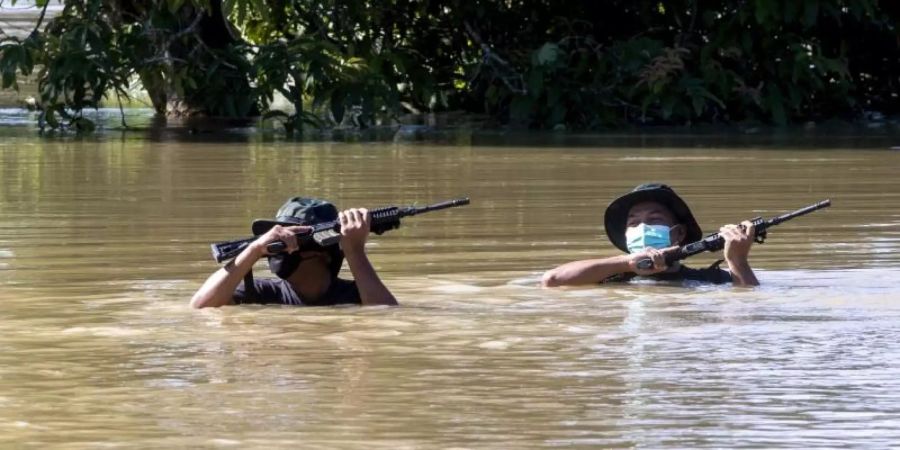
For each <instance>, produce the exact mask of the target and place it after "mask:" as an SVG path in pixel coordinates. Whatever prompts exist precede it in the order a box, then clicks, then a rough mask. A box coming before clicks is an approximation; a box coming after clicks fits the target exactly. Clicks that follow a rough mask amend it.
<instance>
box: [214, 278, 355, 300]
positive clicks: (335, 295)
mask: <svg viewBox="0 0 900 450" xmlns="http://www.w3.org/2000/svg"><path fill="white" fill-rule="evenodd" d="M253 285H254V286H255V287H256V295H255V296H252V298H250V297H251V296H249V295H247V290H246V287H245V286H244V282H243V281H242V282H241V284H240V285H238V287H237V289H235V290H234V295H233V296H232V299H233V300H234V303H236V304H238V305H240V304H250V303H256V304H263V305H268V304H280V305H293V306H334V305H347V304H356V305H358V304H360V303H361V302H362V301H361V300H360V297H359V290H358V289H357V288H356V282H355V281H350V280H342V279H340V278H336V279H335V280H334V281H332V282H331V286H329V287H328V290H327V291H325V293H324V294H323V295H322V296H321V297H320V298H318V299H316V300H315V301H310V300H304V299H303V298H302V297H300V293H298V292H296V291H294V288H292V287H291V284H290V283H288V282H287V281H285V280H282V279H280V278H263V279H261V280H253Z"/></svg>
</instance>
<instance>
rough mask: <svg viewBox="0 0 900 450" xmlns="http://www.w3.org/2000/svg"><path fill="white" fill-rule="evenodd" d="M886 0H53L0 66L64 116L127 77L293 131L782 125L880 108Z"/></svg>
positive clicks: (885, 73) (890, 103) (176, 100)
mask: <svg viewBox="0 0 900 450" xmlns="http://www.w3.org/2000/svg"><path fill="white" fill-rule="evenodd" d="M898 18H900V11H898V10H897V8H896V7H893V6H892V5H891V4H889V3H886V2H884V1H882V2H879V1H877V0H798V1H793V2H781V1H776V0H748V1H742V2H734V1H726V0H665V1H659V0H652V1H651V0H609V1H607V2H602V3H599V2H588V1H585V0H559V1H554V2H547V1H545V0H510V1H504V2H497V1H494V0H467V1H464V0H442V1H439V2H422V1H418V0H383V1H378V2H375V1H372V0H341V1H339V0H317V1H314V0H152V1H148V2H140V3H135V2H123V1H116V0H71V1H67V2H66V3H65V8H64V10H63V12H62V14H60V15H59V16H57V17H55V18H53V19H52V20H49V21H47V22H46V26H45V27H44V28H40V27H38V28H37V29H36V30H35V32H34V33H32V34H31V35H30V36H29V37H28V38H26V39H21V40H19V39H15V38H11V37H4V38H3V39H0V75H2V83H3V87H4V88H15V87H16V79H17V77H18V76H21V75H29V74H31V73H32V72H33V71H35V70H38V73H37V76H38V79H39V84H40V99H39V103H40V106H41V107H42V110H43V111H44V119H45V121H46V123H47V124H48V125H49V126H51V127H57V126H71V127H76V128H77V127H79V125H77V124H78V123H81V124H82V125H80V127H81V129H87V128H89V127H86V126H85V125H84V121H83V120H84V119H83V117H82V116H81V111H82V110H83V109H85V108H94V107H97V105H98V104H99V102H100V100H101V99H102V98H103V97H104V96H105V95H118V96H124V95H125V92H126V88H127V87H128V86H130V84H133V83H134V82H135V80H138V79H139V80H140V82H141V83H142V84H143V86H144V87H145V88H146V89H147V90H148V92H149V93H150V97H151V99H153V102H154V106H155V107H156V109H157V111H158V112H159V113H160V114H165V113H172V112H173V111H175V112H181V113H186V114H194V113H201V114H207V115H214V116H228V117H248V116H257V115H259V116H261V117H263V118H264V119H266V120H272V121H277V122H278V123H280V124H283V125H284V127H285V128H286V129H287V130H288V131H289V132H291V133H295V134H299V133H301V132H302V130H303V128H304V127H331V126H338V125H339V124H342V123H343V124H345V125H346V124H347V123H348V118H352V121H350V122H352V125H353V126H367V125H371V124H378V123H380V122H384V121H387V120H390V119H391V118H394V117H396V116H398V115H399V114H401V113H403V112H406V111H412V112H423V111H437V110H446V109H454V110H464V111H468V112H472V113H487V114H489V115H490V116H492V117H494V118H495V119H497V120H498V121H500V122H503V123H509V124H511V125H513V126H527V127H535V128H545V129H573V128H576V129H577V128H600V127H608V126H618V125H622V124H626V123H637V124H688V123H696V122H737V121H759V122H769V123H774V124H786V123H791V122H796V121H807V120H820V119H825V118H830V117H835V116H845V117H852V116H854V115H859V114H860V113H861V112H862V111H863V110H867V109H875V110H879V111H881V112H883V113H888V114H890V113H898V112H900V111H898V108H900V107H898V103H897V102H896V98H897V96H898V90H900V86H898V85H900V79H898V76H897V74H898V73H900V58H898V55H900V51H898V50H900V48H898V47H900V45H898V42H900V39H898V29H897V27H896V23H897V19H898ZM226 19H227V20H226ZM276 95H281V96H283V97H284V98H286V99H287V100H288V101H289V102H290V103H291V104H292V105H293V111H276V110H271V108H272V105H273V104H275V103H274V102H275V98H276ZM351 116H352V117H351Z"/></svg>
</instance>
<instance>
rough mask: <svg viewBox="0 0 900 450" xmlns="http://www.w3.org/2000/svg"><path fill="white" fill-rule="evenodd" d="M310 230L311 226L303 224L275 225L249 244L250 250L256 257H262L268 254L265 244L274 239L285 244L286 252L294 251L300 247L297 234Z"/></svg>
mask: <svg viewBox="0 0 900 450" xmlns="http://www.w3.org/2000/svg"><path fill="white" fill-rule="evenodd" d="M310 230H312V227H308V226H304V225H295V226H290V227H283V226H281V225H275V226H274V227H272V228H271V229H270V230H269V231H267V232H266V233H265V234H263V235H262V236H260V237H259V238H257V239H256V240H255V241H253V243H252V244H250V251H252V252H253V253H254V255H256V257H257V259H258V258H262V257H263V256H266V255H269V251H268V250H267V249H266V246H267V245H269V244H271V243H273V242H276V241H281V242H284V243H285V245H287V249H286V250H285V251H286V252H287V253H294V252H296V251H297V250H299V249H300V242H299V241H298V240H297V235H298V234H301V233H304V232H309V231H310Z"/></svg>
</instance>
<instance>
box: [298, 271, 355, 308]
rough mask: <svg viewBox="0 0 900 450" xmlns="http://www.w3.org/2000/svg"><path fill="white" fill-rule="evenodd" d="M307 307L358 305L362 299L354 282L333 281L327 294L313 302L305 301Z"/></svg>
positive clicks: (338, 279)
mask: <svg viewBox="0 0 900 450" xmlns="http://www.w3.org/2000/svg"><path fill="white" fill-rule="evenodd" d="M304 303H305V304H307V305H309V306H334V305H359V304H361V303H362V298H361V297H360V296H359V289H358V288H357V287H356V282H355V281H350V280H342V279H340V278H337V279H335V280H334V281H333V282H332V283H331V287H329V288H328V292H326V293H325V295H323V296H322V298H321V299H319V300H316V301H315V302H311V301H305V302H304Z"/></svg>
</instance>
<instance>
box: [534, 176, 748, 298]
mask: <svg viewBox="0 0 900 450" xmlns="http://www.w3.org/2000/svg"><path fill="white" fill-rule="evenodd" d="M604 224H605V227H606V235H607V236H608V237H609V240H610V241H612V243H613V245H615V246H616V247H617V248H618V249H620V250H622V251H624V252H626V253H627V254H625V255H621V256H611V257H609V258H602V259H587V260H583V261H573V262H570V263H566V264H563V265H561V266H559V267H556V268H555V269H552V270H549V271H547V272H546V273H544V276H543V278H542V280H541V284H542V285H543V286H545V287H554V286H574V285H589V284H596V283H603V282H608V281H626V280H629V279H631V278H633V277H635V276H638V277H647V278H651V279H657V280H672V281H682V280H694V281H700V282H707V283H716V284H721V283H733V284H734V285H736V286H756V285H758V284H759V281H757V279H756V276H755V275H754V274H753V269H752V268H751V267H750V263H749V262H748V261H747V257H748V256H749V254H750V247H751V245H753V237H754V228H753V224H752V223H751V222H749V221H745V222H743V223H742V224H741V226H738V225H725V226H724V227H722V228H721V229H719V233H720V234H721V235H722V237H724V238H725V249H724V257H725V262H727V263H728V270H727V271H726V270H722V269H720V268H719V267H718V265H719V263H721V261H720V262H719V263H716V264H713V265H712V266H710V267H709V268H706V269H691V268H688V267H686V266H684V265H682V264H681V263H680V262H676V263H674V264H672V266H671V267H670V266H668V265H667V264H666V260H665V255H666V253H667V252H670V251H673V250H676V249H678V247H679V246H681V245H685V244H688V243H691V242H695V241H698V240H700V239H702V238H703V232H702V231H701V230H700V225H698V224H697V220H696V219H694V215H693V214H692V213H691V210H690V209H689V208H688V206H687V204H686V203H685V202H684V200H682V199H681V197H679V196H678V195H677V194H675V191H674V190H672V188H670V187H669V186H666V185H664V184H656V183H651V184H642V185H640V186H638V187H636V188H634V190H633V191H631V192H629V193H627V194H625V195H623V196H621V197H619V198H617V199H615V200H613V202H612V203H610V204H609V207H607V208H606V214H605V217H604ZM646 258H650V259H651V260H652V261H653V267H651V268H649V269H640V268H638V266H637V262H638V261H640V260H642V259H646Z"/></svg>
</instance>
